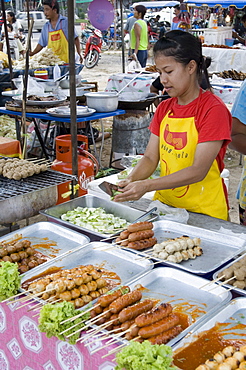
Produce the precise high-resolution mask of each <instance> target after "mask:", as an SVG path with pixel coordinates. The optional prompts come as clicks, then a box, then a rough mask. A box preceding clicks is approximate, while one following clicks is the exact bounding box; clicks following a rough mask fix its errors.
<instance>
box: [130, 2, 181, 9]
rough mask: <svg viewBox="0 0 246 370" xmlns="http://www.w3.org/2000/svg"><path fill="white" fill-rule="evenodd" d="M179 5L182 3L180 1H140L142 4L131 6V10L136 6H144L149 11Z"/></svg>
mask: <svg viewBox="0 0 246 370" xmlns="http://www.w3.org/2000/svg"><path fill="white" fill-rule="evenodd" d="M177 4H180V2H179V1H140V2H137V3H134V4H133V5H132V6H131V9H132V8H133V6H136V5H144V6H145V8H147V9H149V8H165V7H166V8H172V7H173V6H175V5H177Z"/></svg>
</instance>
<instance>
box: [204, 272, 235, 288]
mask: <svg viewBox="0 0 246 370" xmlns="http://www.w3.org/2000/svg"><path fill="white" fill-rule="evenodd" d="M233 279H235V276H232V277H231V278H230V279H227V280H225V281H222V282H221V283H220V284H218V285H216V286H214V287H212V289H209V290H208V292H211V291H212V290H214V289H216V288H218V287H219V286H221V285H224V284H227V283H228V282H229V281H231V280H233Z"/></svg>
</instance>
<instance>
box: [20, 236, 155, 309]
mask: <svg viewBox="0 0 246 370" xmlns="http://www.w3.org/2000/svg"><path fill="white" fill-rule="evenodd" d="M110 247H112V245H111V244H109V243H100V242H94V243H89V244H87V245H85V246H84V247H83V246H82V247H80V248H77V249H76V250H74V251H71V252H70V253H68V254H65V255H63V256H60V257H57V258H54V259H53V260H52V261H48V262H46V263H45V264H43V265H39V266H37V267H36V268H35V271H32V270H30V271H28V272H27V273H25V276H23V277H22V280H21V284H22V283H24V282H25V281H26V280H28V279H31V278H32V277H33V276H36V275H39V274H41V273H42V272H44V271H46V270H47V269H49V268H50V267H52V266H56V267H61V268H62V269H71V268H73V267H76V266H78V265H88V264H92V265H95V266H101V267H103V268H105V269H107V270H110V271H113V272H115V273H117V275H118V276H119V277H120V279H121V284H126V283H127V282H128V281H132V280H133V279H135V278H137V277H138V276H140V275H143V274H144V273H146V272H147V271H149V270H151V269H152V267H151V265H150V264H149V263H148V261H145V260H144V261H143V260H140V261H139V260H136V259H135V260H134V259H133V258H132V253H129V252H127V251H123V250H121V249H109V250H105V251H103V250H102V248H105V249H107V248H110ZM21 291H23V292H24V291H25V290H24V289H21ZM83 308H84V307H83Z"/></svg>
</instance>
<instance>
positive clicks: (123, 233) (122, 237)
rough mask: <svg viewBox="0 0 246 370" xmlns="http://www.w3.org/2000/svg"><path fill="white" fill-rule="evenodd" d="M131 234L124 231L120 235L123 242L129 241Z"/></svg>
mask: <svg viewBox="0 0 246 370" xmlns="http://www.w3.org/2000/svg"><path fill="white" fill-rule="evenodd" d="M129 234H130V231H128V230H124V231H122V232H121V233H120V239H121V240H124V239H127V238H128V236H129Z"/></svg>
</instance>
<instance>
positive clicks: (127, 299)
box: [109, 290, 142, 314]
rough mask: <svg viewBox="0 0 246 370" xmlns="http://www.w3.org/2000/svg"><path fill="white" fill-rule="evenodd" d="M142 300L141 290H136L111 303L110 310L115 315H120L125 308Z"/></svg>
mask: <svg viewBox="0 0 246 370" xmlns="http://www.w3.org/2000/svg"><path fill="white" fill-rule="evenodd" d="M141 298H142V293H141V292H140V290H134V291H133V292H129V293H126V294H124V295H123V296H121V297H119V298H117V299H116V300H115V301H114V302H112V303H110V305H109V309H110V311H111V312H112V313H113V314H114V313H118V312H120V311H121V310H123V308H125V307H128V306H130V305H132V304H134V303H136V302H138V301H140V299H141Z"/></svg>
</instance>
